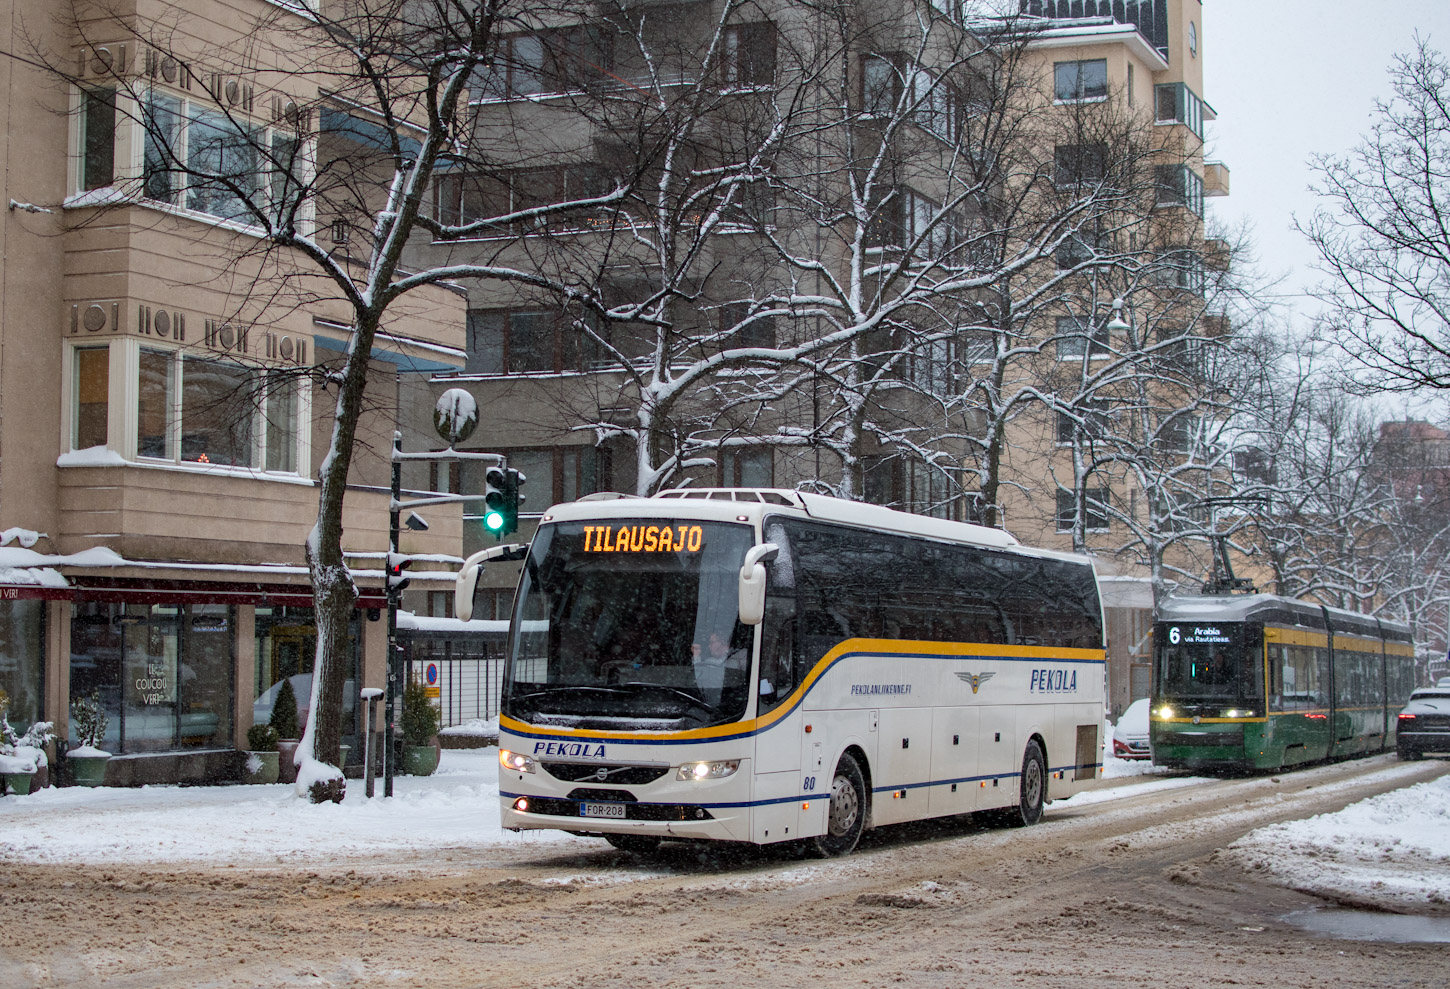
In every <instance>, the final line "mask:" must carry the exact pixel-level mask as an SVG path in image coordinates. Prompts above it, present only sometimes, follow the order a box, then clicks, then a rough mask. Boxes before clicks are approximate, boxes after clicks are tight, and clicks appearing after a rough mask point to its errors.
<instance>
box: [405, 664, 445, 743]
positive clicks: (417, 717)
mask: <svg viewBox="0 0 1450 989" xmlns="http://www.w3.org/2000/svg"><path fill="white" fill-rule="evenodd" d="M442 724H443V719H442V717H441V716H440V715H439V713H438V709H437V708H436V707H434V706H433V702H432V701H431V700H429V699H428V688H427V687H425V686H423V681H421V680H418V679H416V678H410V679H409V680H408V685H407V686H406V687H404V688H403V717H402V722H401V724H400V725H399V727H401V728H402V729H403V742H404V743H405V744H407V745H427V744H428V740H429V739H431V738H432V737H433V736H434V735H436V734H438V729H439V728H440V727H441V726H442Z"/></svg>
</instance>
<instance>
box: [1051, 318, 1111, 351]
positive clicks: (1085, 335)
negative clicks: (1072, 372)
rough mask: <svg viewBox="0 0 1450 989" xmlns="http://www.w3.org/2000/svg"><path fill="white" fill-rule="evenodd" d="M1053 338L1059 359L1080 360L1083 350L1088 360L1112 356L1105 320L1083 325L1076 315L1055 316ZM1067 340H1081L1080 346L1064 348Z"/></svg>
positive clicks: (1109, 334) (1109, 335)
mask: <svg viewBox="0 0 1450 989" xmlns="http://www.w3.org/2000/svg"><path fill="white" fill-rule="evenodd" d="M1053 338H1054V341H1055V343H1056V348H1055V350H1056V354H1057V359H1058V360H1060V361H1079V362H1080V361H1081V360H1082V359H1083V355H1084V352H1086V353H1087V355H1088V359H1089V360H1099V359H1102V358H1107V357H1111V356H1112V352H1113V351H1112V334H1111V333H1110V332H1109V331H1108V326H1107V322H1106V321H1105V322H1103V323H1102V324H1101V325H1097V326H1090V327H1084V326H1083V323H1082V320H1081V319H1079V318H1078V317H1076V316H1057V317H1055V324H1054V333H1053ZM1069 340H1081V341H1082V345H1081V348H1080V349H1079V348H1077V347H1074V348H1072V349H1071V350H1068V349H1066V348H1064V346H1063V344H1064V343H1066V342H1067V341H1069Z"/></svg>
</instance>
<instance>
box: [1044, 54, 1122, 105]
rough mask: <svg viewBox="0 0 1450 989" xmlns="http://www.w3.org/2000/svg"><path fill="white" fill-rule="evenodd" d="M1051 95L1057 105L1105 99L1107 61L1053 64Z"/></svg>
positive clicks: (1096, 60) (1090, 60)
mask: <svg viewBox="0 0 1450 989" xmlns="http://www.w3.org/2000/svg"><path fill="white" fill-rule="evenodd" d="M1052 95H1053V98H1054V99H1056V100H1057V102H1059V103H1074V102H1078V101H1081V100H1103V99H1107V97H1108V61H1107V59H1104V58H1093V59H1087V60H1084V61H1080V62H1057V63H1055V64H1054V65H1053V66H1052Z"/></svg>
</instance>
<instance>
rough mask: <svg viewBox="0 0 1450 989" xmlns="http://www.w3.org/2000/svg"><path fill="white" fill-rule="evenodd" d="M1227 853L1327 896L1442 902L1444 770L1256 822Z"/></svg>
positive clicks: (1446, 828) (1406, 904)
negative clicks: (1336, 806) (1355, 798)
mask: <svg viewBox="0 0 1450 989" xmlns="http://www.w3.org/2000/svg"><path fill="white" fill-rule="evenodd" d="M1227 855H1228V857H1229V858H1230V860H1233V861H1236V862H1238V864H1240V865H1242V866H1243V867H1244V868H1247V869H1251V870H1256V871H1262V872H1267V873H1269V874H1270V875H1272V876H1274V877H1275V878H1276V879H1277V880H1278V881H1279V882H1281V883H1283V884H1284V885H1286V886H1290V887H1293V888H1294V889H1299V890H1304V891H1306V892H1312V893H1316V894H1318V895H1321V896H1327V897H1330V898H1333V899H1340V900H1345V901H1347V902H1351V903H1355V902H1364V903H1368V904H1376V905H1380V906H1383V907H1388V908H1390V909H1395V910H1408V911H1416V910H1422V909H1424V908H1426V907H1427V906H1430V907H1431V908H1432V909H1437V910H1438V909H1444V908H1447V907H1450V776H1441V777H1440V778H1439V779H1435V780H1431V781H1430V782H1428V783H1419V784H1416V785H1415V786H1409V787H1405V788H1404V789H1401V790H1392V791H1391V792H1389V793H1383V794H1380V795H1379V796H1377V797H1370V798H1369V799H1367V800H1361V801H1360V802H1359V803H1356V804H1351V805H1350V806H1348V807H1346V808H1344V810H1341V811H1339V812H1337V813H1334V814H1320V815H1319V816H1317V817H1311V818H1308V819H1306V820H1302V821H1288V822H1286V823H1284V824H1274V825H1271V826H1269V827H1266V828H1259V829H1258V830H1257V831H1251V832H1250V833H1249V834H1247V835H1245V836H1244V837H1242V838H1240V839H1239V840H1238V841H1236V842H1234V843H1233V844H1232V845H1230V846H1229V848H1228V850H1227Z"/></svg>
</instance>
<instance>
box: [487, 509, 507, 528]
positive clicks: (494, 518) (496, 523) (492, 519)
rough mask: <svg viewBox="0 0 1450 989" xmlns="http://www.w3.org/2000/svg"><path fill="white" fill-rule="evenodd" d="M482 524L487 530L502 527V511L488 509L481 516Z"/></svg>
mask: <svg viewBox="0 0 1450 989" xmlns="http://www.w3.org/2000/svg"><path fill="white" fill-rule="evenodd" d="M483 524H484V527H485V528H486V529H488V531H489V532H498V531H499V530H500V529H502V528H503V513H502V512H496V511H489V512H487V513H485V514H484V516H483Z"/></svg>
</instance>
